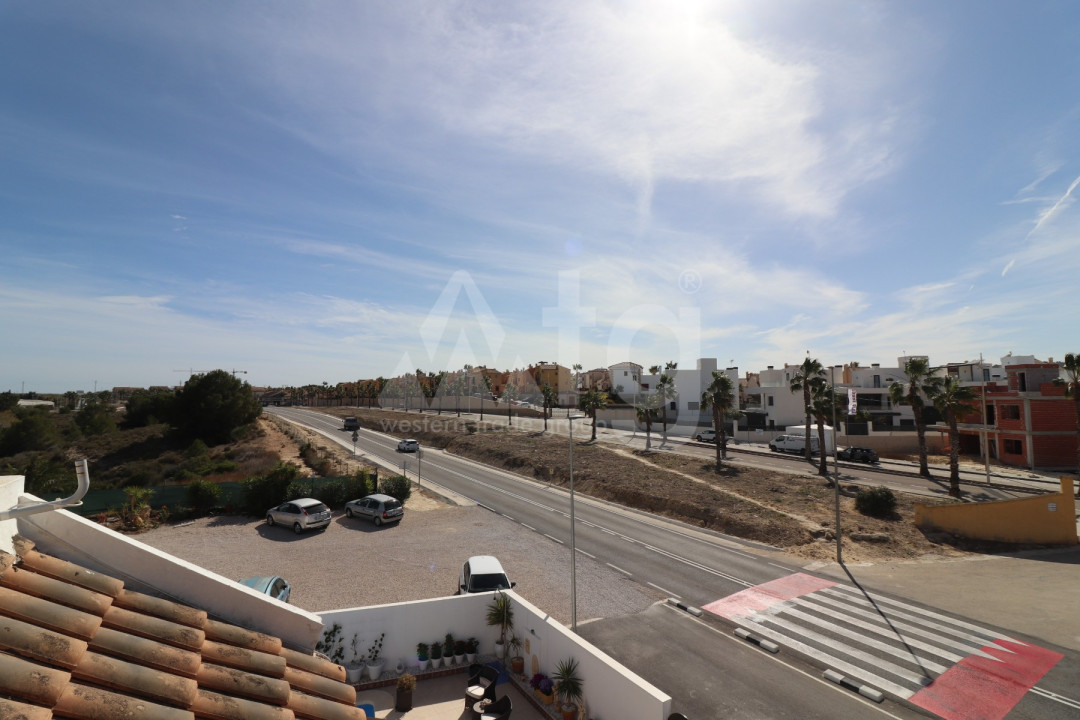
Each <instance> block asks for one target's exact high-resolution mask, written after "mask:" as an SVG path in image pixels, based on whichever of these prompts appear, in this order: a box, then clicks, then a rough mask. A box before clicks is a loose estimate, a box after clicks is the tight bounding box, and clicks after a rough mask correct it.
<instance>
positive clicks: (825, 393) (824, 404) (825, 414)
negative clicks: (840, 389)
mask: <svg viewBox="0 0 1080 720" xmlns="http://www.w3.org/2000/svg"><path fill="white" fill-rule="evenodd" d="M813 393H814V395H813V398H812V399H811V400H810V412H811V414H812V415H813V416H814V419H815V420H816V421H817V429H818V449H819V453H818V475H820V476H822V477H829V452H828V448H829V446H828V445H827V444H826V443H825V424H826V423H827V422H829V418H831V417H834V416H835V415H836V406H837V405H838V404H839V403H838V402H837V398H836V388H834V387H833V386H832V385H829V384H828V383H826V382H825V381H824V380H822V381H821V382H818V383H814V390H813ZM833 432H835V429H834V430H833Z"/></svg>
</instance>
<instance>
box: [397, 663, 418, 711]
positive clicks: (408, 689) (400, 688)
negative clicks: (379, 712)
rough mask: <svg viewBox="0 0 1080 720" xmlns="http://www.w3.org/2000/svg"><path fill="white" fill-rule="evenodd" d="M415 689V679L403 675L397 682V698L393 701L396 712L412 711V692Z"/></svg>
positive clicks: (412, 676) (407, 674)
mask: <svg viewBox="0 0 1080 720" xmlns="http://www.w3.org/2000/svg"><path fill="white" fill-rule="evenodd" d="M415 689H416V677H415V676H414V675H411V674H409V673H405V674H404V675H402V676H401V677H399V678H398V680H397V698H395V701H394V709H395V710H397V711H398V712H408V711H409V710H412V696H413V690H415Z"/></svg>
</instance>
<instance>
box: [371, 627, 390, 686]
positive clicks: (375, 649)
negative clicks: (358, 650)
mask: <svg viewBox="0 0 1080 720" xmlns="http://www.w3.org/2000/svg"><path fill="white" fill-rule="evenodd" d="M385 637H386V633H380V634H379V637H378V638H377V639H376V640H375V642H373V643H371V647H369V648H368V651H367V672H368V679H370V680H378V679H379V676H380V675H382V668H383V666H382V662H380V661H379V653H381V652H382V644H383V638H385Z"/></svg>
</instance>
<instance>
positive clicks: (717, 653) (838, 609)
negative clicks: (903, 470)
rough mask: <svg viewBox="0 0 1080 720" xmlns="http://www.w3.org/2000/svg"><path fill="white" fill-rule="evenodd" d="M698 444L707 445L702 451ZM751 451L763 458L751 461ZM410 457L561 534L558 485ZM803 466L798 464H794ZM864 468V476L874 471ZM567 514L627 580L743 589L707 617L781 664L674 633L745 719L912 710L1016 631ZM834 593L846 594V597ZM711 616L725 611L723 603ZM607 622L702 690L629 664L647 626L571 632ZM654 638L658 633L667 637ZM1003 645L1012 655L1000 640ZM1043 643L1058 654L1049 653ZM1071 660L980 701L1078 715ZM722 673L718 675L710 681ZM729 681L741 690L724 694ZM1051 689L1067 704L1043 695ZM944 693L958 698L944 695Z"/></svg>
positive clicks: (333, 425)
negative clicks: (668, 671) (864, 696)
mask: <svg viewBox="0 0 1080 720" xmlns="http://www.w3.org/2000/svg"><path fill="white" fill-rule="evenodd" d="M273 412H274V413H275V414H279V415H281V416H283V417H285V418H288V419H290V420H292V421H294V422H298V423H301V424H303V425H305V426H308V427H310V428H312V429H315V430H317V431H319V432H321V433H323V434H324V435H325V436H326V437H328V438H329V439H332V440H334V441H336V442H339V443H341V444H342V445H344V446H346V447H350V448H351V446H352V443H351V441H350V440H349V436H350V434H349V433H346V432H343V431H342V430H341V425H340V419H339V418H336V417H332V416H327V415H325V414H322V413H317V412H311V411H308V410H303V409H297V408H275V409H274V410H273ZM430 419H434V418H430ZM395 447H396V438H391V437H389V436H385V435H382V434H380V433H375V432H371V431H366V430H361V431H360V432H359V440H358V442H357V443H356V449H357V454H358V455H361V454H362V455H364V456H366V457H367V458H369V459H373V460H376V461H378V462H380V463H382V464H384V465H385V466H388V467H391V468H400V467H401V464H402V459H403V455H402V454H399V453H397V452H396V451H395V449H394V448H395ZM701 450H702V451H704V452H708V451H710V450H711V448H708V447H705V448H701ZM758 459H760V456H759V458H755V461H757V460H758ZM765 460H768V461H769V462H775V461H779V462H785V463H791V462H794V463H801V461H799V460H798V459H797V458H785V457H779V458H777V457H776V456H770V455H768V454H766V455H764V459H763V460H762V461H765ZM418 461H419V462H422V468H423V471H422V472H423V479H422V482H424V483H432V482H434V483H438V484H439V485H441V486H443V487H444V488H446V489H448V490H449V491H452V492H454V493H457V494H458V495H460V496H462V497H464V498H467V499H468V500H471V501H473V502H476V503H478V504H480V505H482V506H484V507H487V508H489V509H490V510H492V511H493V512H497V513H499V514H500V515H502V516H503V517H504V518H506V519H508V520H510V521H512V522H514V523H517V524H518V525H519V526H520V527H521V529H523V530H526V531H528V532H533V533H537V534H540V535H543V536H546V537H547V538H549V539H550V540H551V541H552V542H555V543H561V544H564V545H569V544H570V542H571V538H570V521H569V514H570V502H569V497H568V495H567V493H565V492H563V491H562V490H561V489H558V488H552V487H549V486H546V485H544V484H541V483H537V482H533V481H530V480H526V479H523V478H521V477H519V476H516V475H513V474H510V473H505V472H502V471H499V470H495V469H493V468H489V467H486V466H483V465H480V464H477V463H474V462H472V461H469V460H465V459H463V458H459V457H456V456H453V455H450V454H448V453H443V452H440V451H437V450H425V451H424V453H423V457H422V459H421V458H418V457H415V456H409V466H410V473H411V474H415V472H416V469H417V464H418ZM802 465H803V467H805V463H802ZM870 473H871V476H872V477H873V471H870ZM574 512H575V515H576V519H577V524H576V528H577V529H576V533H575V541H576V547H577V551H578V552H579V553H582V554H583V555H585V556H588V557H589V558H592V559H594V560H596V561H597V562H601V563H604V564H606V565H607V566H608V567H609V568H611V569H612V570H614V571H615V572H617V573H620V574H622V575H624V576H625V577H626V578H627V579H630V580H633V581H635V582H637V583H640V584H641V585H646V586H649V587H651V588H653V589H655V590H658V591H660V592H662V593H663V594H664V595H668V596H671V597H675V598H678V599H680V600H681V601H682V602H683V603H685V604H687V605H691V606H706V605H709V604H710V603H716V602H718V601H720V600H721V599H725V598H729V597H731V596H734V597H735V598H740V597H743V596H745V595H747V594H750V596H751V597H750V599H749V600H747V601H746V603H745V604H746V606H747V607H748V608H751V609H750V610H746V609H745V608H740V609H739V612H740V613H742V615H740V614H739V613H734V614H729V615H725V616H724V617H722V618H721V617H719V616H716V615H709V614H707V615H706V616H705V617H706V618H708V620H707V621H706V622H707V623H708V624H709V625H710V626H712V627H714V628H727V629H728V630H729V631H730V629H732V628H733V627H734V626H736V625H738V626H746V627H749V628H751V629H753V630H754V632H756V633H758V634H761V635H763V636H764V637H766V638H769V637H771V638H774V639H776V641H777V642H779V643H780V644H781V645H782V646H784V648H785V651H784V652H783V656H784V657H783V660H782V661H781V662H782V663H783V664H784V665H787V667H784V665H780V664H778V663H777V661H776V659H775V658H768V657H762V654H761V652H760V651H758V650H756V649H754V650H750V651H749V654H747V653H746V652H744V651H743V650H738V651H736V650H733V649H732V648H731V645H732V643H733V642H734V641H731V640H729V639H727V638H726V637H725V638H724V639H723V641H722V642H721V641H720V640H718V639H717V638H718V635H717V632H716V631H714V630H709V631H705V630H703V629H702V628H700V627H698V628H694V627H689V628H688V629H687V630H686V632H685V633H684V634H685V639H684V640H680V641H679V643H678V647H679V648H680V652H681V653H683V654H687V655H689V656H690V657H691V658H692V662H691V664H692V665H694V666H695V667H698V666H700V667H701V668H703V672H705V673H706V674H709V673H711V674H712V675H714V676H715V677H717V678H718V680H717V682H718V685H717V687H716V688H715V690H712V691H709V692H708V693H706V694H705V697H706V699H705V700H704V701H703V702H705V704H706V706H710V705H709V703H713V704H715V706H716V707H721V706H722V705H723V703H726V702H729V701H730V702H734V703H735V706H737V707H743V708H753V707H755V703H764V705H762V707H768V708H770V712H768V713H764V714H758V715H753V714H751V715H745V717H764V716H767V717H785V716H787V717H815V716H814V715H812V714H807V710H806V706H805V701H804V699H803V695H801V693H807V695H806V696H807V697H813V698H814V700H813V707H814V708H815V710H814V711H815V712H816V711H817V709H818V708H825V710H823V713H824V714H822V715H821V717H826V716H827V717H867V716H870V713H876V712H885V713H892V714H893V715H894V716H897V717H912V716H913V715H911V714H910V713H913V712H916V713H917V712H919V711H918V710H916V709H915V708H913V707H912V706H911V705H908V704H906V702H907V701H909V699H910V698H912V697H918V696H921V694H920V690H921V689H922V686H923V685H925V684H927V683H929V682H930V680H931V678H932V677H934V676H935V675H937V674H941V673H944V672H945V671H946V670H947V669H949V667H950V666H951V664H953V663H959V661H961V660H962V659H963V657H965V656H968V657H971V653H975V655H976V656H978V654H979V652H980V651H979V648H980V647H981V646H984V645H986V644H988V643H989V644H990V645H993V643H994V642H995V639H997V638H1010V637H1011V638H1013V639H1019V638H1016V636H1015V634H1012V635H1011V636H1010V635H1009V634H1008V633H1004V632H1001V631H999V630H997V629H995V628H988V627H983V626H975V625H972V624H971V623H968V622H967V621H966V620H965V619H964V618H959V617H956V616H948V615H946V614H943V613H938V612H936V611H934V610H933V609H932V608H923V607H917V606H914V605H912V604H910V603H905V602H903V601H902V599H896V598H889V597H887V596H883V595H880V594H877V595H875V596H874V597H870V596H866V597H863V596H862V595H861V594H860V593H859V592H855V590H854V589H853V588H851V587H847V588H843V587H840V586H837V587H826V586H825V585H824V584H822V585H821V586H814V587H813V588H811V589H810V590H798V591H797V592H794V593H793V594H787V595H785V593H788V592H789V588H788V587H786V586H784V584H785V583H790V582H791V581H792V579H793V578H795V579H799V578H801V579H802V580H799V582H803V581H809V582H810V583H811V585H813V584H814V583H815V582H818V581H819V579H817V578H813V577H812V576H809V575H806V574H803V573H799V569H798V568H794V567H790V566H788V565H786V564H784V563H783V562H782V561H781V560H780V558H778V557H776V556H775V555H774V554H772V553H770V552H768V550H767V549H765V548H763V547H761V546H754V545H753V544H750V543H746V542H742V541H739V540H738V539H735V538H729V537H724V536H721V535H718V534H716V533H711V532H707V531H702V530H699V529H695V528H691V527H688V526H685V525H681V524H679V523H675V522H671V521H667V520H663V519H660V518H656V517H654V516H651V515H647V514H645V513H640V512H637V511H633V510H628V509H625V508H621V507H618V506H614V505H611V504H608V503H604V502H598V501H595V500H592V499H586V498H583V497H578V498H577V499H576V502H575V508H574ZM777 583H779V584H780V585H781V589H780V590H779V597H780V599H786V600H787V601H788V602H785V603H782V604H780V605H777V604H775V603H773V600H775V599H776V597H774V595H771V594H769V593H759V592H758V591H757V589H756V588H757V587H758V586H760V585H763V584H766V585H767V587H772V586H774V585H776V584H777ZM845 590H846V591H849V592H847V593H845ZM771 592H772V591H770V593H771ZM755 593H757V594H755ZM725 602H727V601H725ZM770 603H772V604H770ZM755 608H756V609H755ZM769 608H772V609H769ZM799 608H801V609H799ZM716 612H718V613H721V614H722V613H723V612H724V611H723V610H722V609H721V610H716ZM653 614H654V613H653V612H652V611H650V613H648V614H647V616H640V615H638V616H634V617H635V618H639V621H640V622H642V623H644V622H645V621H646V619H648V620H649V621H650V622H652V616H653ZM781 615H782V617H781ZM661 617H664V616H662V615H661ZM850 618H855V620H854V621H852V620H850ZM860 618H861V619H860ZM680 620H683V619H680ZM841 621H843V622H844V623H852V622H854V624H855V626H856V629H854V630H852V629H850V628H846V627H840V625H841ZM657 622H660V623H661V624H662V625H663V621H657ZM609 625H611V626H614V628H615V629H613V630H612V632H613V633H615V636H614V637H608V638H605V639H603V642H600V643H598V644H599V646H600V647H601V648H611V649H615V648H619V653H618V654H617V656H618V657H620V659H622V658H624V657H625V658H627V659H629V660H631V662H627V665H628V666H630V667H631V668H633V669H634V670H635V671H636V672H639V673H640V674H642V676H643V677H645V678H646V679H649V680H650V681H651V682H654V683H655V684H656V685H657V686H658V687H661V688H663V689H664V690H665V691H667V692H669V693H670V694H671V695H672V696H673V697H678V698H685V699H686V700H685V701H686V702H687V703H689V702H690V700H691V699H693V698H696V697H697V696H698V694H700V693H702V692H704V691H703V690H702V689H701V686H700V685H699V684H696V683H695V682H693V681H691V680H690V679H689V676H688V675H686V674H683V673H675V674H673V675H672V676H671V677H668V676H667V675H664V674H663V673H661V674H660V675H659V676H658V674H657V671H656V669H655V667H653V666H651V665H650V663H649V662H644V661H643V662H642V663H641V666H640V667H639V666H635V664H634V661H632V659H633V658H635V657H638V656H645V657H646V658H648V657H651V656H650V653H652V650H651V649H650V648H651V646H652V645H655V644H656V643H652V644H650V642H649V641H648V640H647V639H645V638H646V636H645V635H644V632H645V626H644V625H642V626H640V627H638V628H634V626H633V625H631V626H630V628H631V629H630V631H629V632H628V633H627V632H626V631H625V629H624V631H623V633H621V634H620V632H619V631H618V629H617V628H618V627H619V621H617V620H600V621H597V622H593V623H589V624H588V625H585V626H582V627H581V628H580V629H579V631H580V632H581V633H582V634H583V635H585V636H586V637H589V635H590V634H592V633H600V631H601V628H604V627H607V626H609ZM623 627H624V628H625V627H626V626H623ZM683 628H684V625H682V624H680V625H679V626H678V629H677V630H676V629H673V628H669V627H666V625H663V629H662V630H658V631H657V632H661V633H665V632H668V633H679V634H680V635H679V636H680V637H683ZM597 637H598V639H600V637H601V636H600V635H599V634H598V635H597ZM1009 642H1011V640H1010V641H1009ZM662 644H665V645H666V644H669V642H668V641H666V640H665V641H664V643H662ZM740 647H741V646H740ZM1003 647H1004V646H1003ZM793 650H794V651H795V652H792V651H793ZM995 652H996V650H995ZM1003 652H1010V651H1009V650H1008V649H1005V650H1003ZM1047 652H1048V653H1050V654H1056V651H1054V650H1053V649H1050V650H1048V651H1047ZM613 654H615V653H613ZM942 658H945V660H944V661H943V660H942ZM672 661H674V660H672V659H669V662H672ZM759 661H760V662H759ZM1074 664H1075V660H1074V659H1073V658H1067V659H1066V662H1065V663H1064V664H1060V665H1059V666H1058V667H1057V668H1056V669H1055V670H1054V672H1051V673H1049V674H1046V676H1045V677H1043V675H1042V674H1041V673H1040V674H1039V683H1040V684H1039V688H1038V689H1039V690H1040V691H1042V692H1035V691H1031V692H1028V689H1024V690H1023V691H1022V692H1020V694H1019V695H1017V697H1016V698H1013V699H1009V698H1005V699H1004V700H1001V701H1000V702H999V704H998V705H995V706H993V707H992V708H990V709H991V710H993V711H995V712H996V711H1000V710H1002V708H1005V710H1004V712H1003V713H1002V714H1000V715H998V717H1005V714H1006V713H1008V712H1009V711H1010V710H1011V711H1012V714H1010V715H1008V717H1010V718H1029V717H1030V718H1036V717H1038V718H1056V717H1061V718H1065V717H1077V716H1078V715H1077V711H1080V703H1077V702H1076V700H1075V699H1073V698H1072V696H1073V695H1075V694H1076V693H1075V690H1074V684H1073V683H1071V681H1070V680H1069V677H1068V672H1067V671H1066V668H1069V667H1072V666H1074ZM910 666H913V668H912V667H910ZM823 668H841V669H843V671H844V672H843V674H845V675H850V676H852V677H858V678H859V683H861V684H865V685H868V686H870V685H872V686H874V687H881V688H883V689H884V692H885V697H886V698H887V700H886V703H885V704H883V705H866V706H859V707H856V708H855V709H852V708H850V707H848V706H847V705H846V703H848V702H850V697H849V696H850V692H849V691H848V690H841V689H839V688H838V686H834V685H824V684H819V683H818V681H817V678H818V677H820V673H821V671H822V669H823ZM905 668H907V669H905ZM1016 670H1017V672H1019V673H1021V674H1023V673H1024V672H1027V671H1029V670H1030V668H1027V667H1026V666H1024V667H1018V668H1016ZM979 672H983V671H982V670H980V671H979ZM729 676H730V677H732V678H742V680H740V681H739V682H737V683H736V682H731V683H729V682H728V681H727V679H726V678H728V677H729ZM766 676H768V677H773V678H776V681H775V684H774V685H772V686H770V685H768V684H767V683H765V682H763V681H762V680H760V679H755V678H760V677H766ZM796 676H798V677H796ZM721 677H722V678H724V680H723V682H720V680H719V678H721ZM897 677H899V678H901V679H900V681H897V680H896V678H897ZM802 678H814V682H813V684H812V685H811V686H810V689H806V688H802V687H801V686H800V687H799V688H798V689H797V690H796V685H797V684H799V683H802V682H803V679H802ZM807 682H809V681H807ZM987 682H992V680H987ZM941 684H942V685H944V683H941ZM969 684H970V683H969ZM733 688H741V690H740V691H739V692H738V693H736V694H735V695H732V691H733ZM819 693H820V696H819ZM1055 693H1057V694H1060V695H1061V696H1063V697H1064V698H1065V700H1064V701H1059V700H1056V699H1054V698H1053V695H1054V694H1055ZM731 698H734V699H733V700H732V699H731ZM947 700H948V702H955V703H959V704H962V703H963V702H964V701H963V699H957V698H954V697H950V698H948V699H947ZM859 702H860V703H861V701H859ZM1070 703H1072V704H1070ZM1006 705H1007V707H1006ZM1014 705H1015V708H1014V707H1013V706H1014ZM924 707H926V705H924ZM1032 708H1033V709H1032ZM676 709H678V708H676ZM938 709H939V711H940V708H938ZM984 710H986V708H980V709H979V710H978V712H983V711H984ZM965 712H966V711H965V710H963V708H961V709H960V710H959V711H958V713H959V714H954V715H951V716H950V717H953V718H957V719H958V720H960V719H962V718H976V717H983V715H979V714H964V713H965ZM783 713H790V714H787V715H785V714H783ZM850 713H854V714H850ZM905 713H906V714H905ZM709 716H715V714H712V713H709V714H704V715H701V714H695V715H693V717H695V718H696V717H709ZM733 716H736V717H738V716H739V715H733Z"/></svg>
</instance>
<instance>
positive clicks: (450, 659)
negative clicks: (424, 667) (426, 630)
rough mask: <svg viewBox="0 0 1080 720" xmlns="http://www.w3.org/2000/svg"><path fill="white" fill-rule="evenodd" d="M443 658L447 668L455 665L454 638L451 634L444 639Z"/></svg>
mask: <svg viewBox="0 0 1080 720" xmlns="http://www.w3.org/2000/svg"><path fill="white" fill-rule="evenodd" d="M442 656H443V660H445V661H446V666H447V667H450V666H451V665H453V664H454V636H453V635H451V634H450V633H446V635H445V636H444V637H443V644H442Z"/></svg>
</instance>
